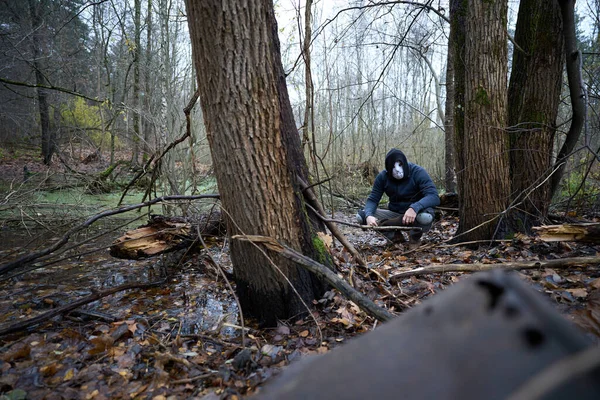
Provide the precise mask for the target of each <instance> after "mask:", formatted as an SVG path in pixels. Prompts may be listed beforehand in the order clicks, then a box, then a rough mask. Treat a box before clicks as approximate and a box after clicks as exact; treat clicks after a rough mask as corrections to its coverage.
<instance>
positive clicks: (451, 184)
mask: <svg viewBox="0 0 600 400" xmlns="http://www.w3.org/2000/svg"><path fill="white" fill-rule="evenodd" d="M452 13H453V9H452V8H450V20H451V21H452ZM455 29H456V26H455V24H452V23H451V24H450V33H449V34H448V56H447V57H446V104H445V112H444V121H443V122H444V142H445V159H444V169H445V176H444V187H445V189H446V193H454V192H456V173H455V169H454V168H455V162H454V100H455V99H454V64H455V52H456V49H455V47H456V39H455V37H454V36H455V35H454V30H455Z"/></svg>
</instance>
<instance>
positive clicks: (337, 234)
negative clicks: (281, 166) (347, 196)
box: [298, 177, 367, 268]
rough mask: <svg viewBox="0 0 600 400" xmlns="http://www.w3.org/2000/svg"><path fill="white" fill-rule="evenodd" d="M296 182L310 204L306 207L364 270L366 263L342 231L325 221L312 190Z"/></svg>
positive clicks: (319, 204)
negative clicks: (310, 209) (321, 221)
mask: <svg viewBox="0 0 600 400" xmlns="http://www.w3.org/2000/svg"><path fill="white" fill-rule="evenodd" d="M298 181H299V182H300V186H301V187H302V190H303V191H304V195H305V196H306V198H307V199H308V201H309V202H310V203H311V205H308V204H307V206H309V207H311V208H312V209H313V211H314V212H315V214H316V215H317V216H318V217H319V218H320V219H321V220H323V222H324V223H325V225H327V228H329V230H330V231H331V233H332V234H333V236H335V237H336V238H337V240H339V241H340V243H341V244H342V245H343V246H344V247H345V248H346V249H347V250H348V252H349V253H350V254H352V257H354V259H355V260H356V262H357V263H358V264H359V265H360V266H361V267H364V268H366V267H367V263H366V262H365V260H363V258H362V257H361V256H360V254H358V251H357V250H356V248H354V246H353V245H352V243H350V242H349V241H348V239H346V236H344V234H343V233H342V231H340V229H339V228H338V227H337V225H336V224H335V223H334V222H331V221H327V220H326V219H327V218H326V217H325V210H324V209H323V206H322V205H321V203H319V200H318V199H317V196H315V194H314V192H313V191H312V189H311V188H310V187H309V186H308V185H307V183H306V182H304V180H302V178H300V177H298Z"/></svg>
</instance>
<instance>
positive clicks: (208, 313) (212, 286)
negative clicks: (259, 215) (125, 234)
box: [0, 231, 240, 338]
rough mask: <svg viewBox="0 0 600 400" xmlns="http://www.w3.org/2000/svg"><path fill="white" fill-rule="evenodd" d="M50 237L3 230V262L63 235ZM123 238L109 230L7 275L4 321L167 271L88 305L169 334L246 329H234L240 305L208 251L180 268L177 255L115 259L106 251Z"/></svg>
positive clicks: (2, 294)
mask: <svg viewBox="0 0 600 400" xmlns="http://www.w3.org/2000/svg"><path fill="white" fill-rule="evenodd" d="M96 234H97V232H94V234H93V235H96ZM93 235H92V234H90V235H89V236H90V237H91V236H93ZM44 236H45V237H44ZM49 236H50V235H48V234H47V232H46V234H45V235H42V237H41V238H37V239H34V240H32V238H33V237H35V236H34V235H33V232H24V231H12V232H7V231H3V232H0V265H2V264H4V263H6V262H7V261H10V260H11V259H13V258H14V257H15V255H16V254H20V255H22V254H27V253H28V252H32V251H36V249H37V250H39V249H40V248H44V247H48V246H50V245H51V244H52V243H53V241H55V240H58V238H59V236H55V237H49ZM116 236H118V234H117V233H114V234H109V235H107V236H106V237H104V238H99V239H97V240H94V241H92V242H90V243H87V244H85V245H83V246H81V247H79V248H76V249H73V250H71V251H69V252H67V253H65V254H62V255H60V257H67V256H76V255H78V254H83V253H88V252H89V253H90V254H85V255H81V256H77V257H71V258H68V259H64V260H60V261H58V262H56V263H54V264H51V265H46V266H42V267H41V268H38V269H35V270H32V271H30V272H27V273H25V274H23V275H20V276H17V277H15V278H12V279H9V280H6V278H5V277H0V280H2V281H0V324H1V325H2V326H6V325H11V324H13V323H15V322H19V321H22V320H25V319H28V318H31V317H34V316H36V315H40V314H42V313H44V312H46V311H49V310H51V309H53V308H55V307H58V306H61V305H64V304H68V303H70V302H72V301H74V300H76V299H79V298H81V297H84V296H87V295H90V294H91V293H92V292H93V291H102V290H106V289H108V288H113V287H116V286H120V285H124V284H131V283H150V282H156V281H159V280H161V279H163V278H164V277H165V275H168V278H167V281H166V282H165V283H164V284H161V285H160V286H158V287H153V288H150V289H146V290H141V289H135V290H127V291H122V292H118V293H116V294H113V295H110V296H107V297H104V298H102V299H101V300H98V301H95V302H93V303H90V304H87V305H85V306H83V307H82V309H83V310H89V311H94V312H99V313H101V314H102V315H105V316H106V317H107V318H112V319H113V320H115V321H122V320H131V319H141V320H144V321H145V322H147V323H148V324H149V325H150V326H152V327H153V328H155V329H157V330H159V331H162V332H165V333H167V332H168V333H173V334H174V333H178V334H181V335H189V334H199V333H203V334H219V335H221V336H223V337H227V338H231V337H235V336H238V334H239V333H240V332H239V329H237V328H235V326H236V325H239V322H238V308H237V305H236V303H235V301H234V299H233V296H232V295H231V293H229V291H228V290H227V289H226V286H225V285H224V284H223V283H222V282H215V279H214V278H213V277H212V276H209V275H206V274H205V272H206V270H205V268H204V266H203V265H204V263H203V262H202V256H201V255H200V256H198V255H197V256H194V257H191V258H189V259H187V260H185V261H184V262H183V264H180V265H179V266H173V265H175V264H176V263H173V260H174V257H173V256H165V257H156V258H153V259H148V260H120V259H116V258H113V257H111V256H110V255H109V254H108V250H107V247H108V246H109V245H110V242H111V241H112V240H113V239H114V238H115V237H116ZM74 239H75V240H83V239H85V237H83V236H80V237H78V238H74ZM70 243H72V242H70ZM69 245H70V244H69ZM69 245H67V246H69ZM67 246H65V247H67ZM213 251H215V250H214V249H213ZM49 261H52V260H49ZM40 264H42V263H40ZM40 264H35V265H36V266H39V265H40ZM22 270H23V269H20V270H17V271H22ZM230 325H233V326H234V327H232V326H230Z"/></svg>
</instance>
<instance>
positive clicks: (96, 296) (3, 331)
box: [0, 279, 166, 336]
mask: <svg viewBox="0 0 600 400" xmlns="http://www.w3.org/2000/svg"><path fill="white" fill-rule="evenodd" d="M165 282H166V280H165V279H161V280H160V281H157V282H150V283H128V284H125V285H121V286H117V287H114V288H111V289H107V290H103V291H101V292H95V293H92V294H91V295H89V296H86V297H84V298H82V299H79V300H76V301H74V302H72V303H70V304H65V305H64V306H62V307H58V308H55V309H54V310H51V311H48V312H46V313H44V314H41V315H38V316H37V317H33V318H30V319H28V320H26V321H21V322H18V323H16V324H13V325H10V326H7V327H5V328H0V336H4V335H8V334H9V333H15V332H20V331H22V330H24V329H27V328H29V327H31V326H34V325H38V324H41V323H42V322H45V321H47V320H49V319H50V318H53V317H55V316H57V315H60V314H63V313H66V312H69V311H72V310H74V309H76V308H79V307H81V306H83V305H86V304H89V303H92V302H94V301H97V300H100V299H101V298H104V297H106V296H110V295H111V294H115V293H118V292H122V291H124V290H131V289H149V288H151V287H154V286H159V285H162V284H163V283H165Z"/></svg>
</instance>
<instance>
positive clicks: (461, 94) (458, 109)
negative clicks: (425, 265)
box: [446, 0, 468, 209]
mask: <svg viewBox="0 0 600 400" xmlns="http://www.w3.org/2000/svg"><path fill="white" fill-rule="evenodd" d="M467 7H468V5H467V0H451V2H450V31H451V36H450V40H452V41H453V44H452V45H450V46H449V49H448V51H452V52H453V53H454V55H453V59H454V101H453V105H452V106H453V112H452V113H447V114H446V116H448V115H452V119H453V121H452V122H453V126H452V128H453V131H452V133H453V134H452V139H453V143H454V146H453V147H454V167H455V174H456V189H457V191H458V193H459V209H460V204H461V203H462V195H463V193H464V189H463V186H462V185H463V183H464V178H463V172H464V169H465V161H464V154H463V138H464V136H465V44H466V18H467Z"/></svg>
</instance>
